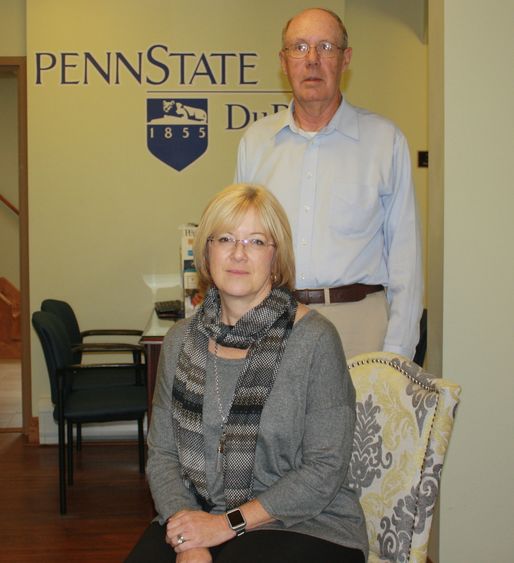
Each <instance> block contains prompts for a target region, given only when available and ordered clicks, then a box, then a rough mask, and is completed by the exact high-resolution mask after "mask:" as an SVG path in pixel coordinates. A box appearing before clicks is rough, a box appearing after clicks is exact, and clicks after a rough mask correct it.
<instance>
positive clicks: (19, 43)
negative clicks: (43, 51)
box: [0, 0, 26, 57]
mask: <svg viewBox="0 0 514 563" xmlns="http://www.w3.org/2000/svg"><path fill="white" fill-rule="evenodd" d="M0 11H1V14H2V17H0V56H2V57H4V56H5V57H23V56H24V55H25V53H26V50H25V49H26V46H25V0H2V2H1V3H0Z"/></svg>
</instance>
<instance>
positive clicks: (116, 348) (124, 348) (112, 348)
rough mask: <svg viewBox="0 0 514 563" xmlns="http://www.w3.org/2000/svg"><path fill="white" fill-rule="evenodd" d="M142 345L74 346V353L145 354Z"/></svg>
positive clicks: (100, 344) (108, 343)
mask: <svg viewBox="0 0 514 563" xmlns="http://www.w3.org/2000/svg"><path fill="white" fill-rule="evenodd" d="M144 350H145V348H144V346H142V345H141V344H128V343H126V342H90V343H84V344H77V345H76V346H73V351H74V352H144Z"/></svg>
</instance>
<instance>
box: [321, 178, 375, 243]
mask: <svg viewBox="0 0 514 563" xmlns="http://www.w3.org/2000/svg"><path fill="white" fill-rule="evenodd" d="M328 205H329V210H330V211H329V225H330V229H331V230H333V231H335V232H336V233H337V234H339V235H344V236H349V237H359V236H362V235H366V234H369V233H373V232H376V230H377V229H378V228H379V227H380V225H381V224H382V222H383V210H382V206H381V204H380V198H379V195H378V190H377V189H376V188H375V187H371V186H366V185H364V184H351V183H343V182H337V181H336V182H334V187H333V189H332V192H331V194H330V201H329V202H328Z"/></svg>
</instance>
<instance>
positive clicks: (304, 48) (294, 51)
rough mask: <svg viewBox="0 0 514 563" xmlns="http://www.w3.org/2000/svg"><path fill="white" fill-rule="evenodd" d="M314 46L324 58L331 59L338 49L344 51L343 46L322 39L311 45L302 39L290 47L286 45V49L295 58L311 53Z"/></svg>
mask: <svg viewBox="0 0 514 563" xmlns="http://www.w3.org/2000/svg"><path fill="white" fill-rule="evenodd" d="M312 47H314V48H315V49H316V52H317V53H318V55H319V57H320V58H322V59H330V58H332V57H335V56H336V55H337V52H338V51H344V49H343V48H342V47H339V45H334V44H333V43H331V42H330V41H320V42H319V43H316V45H309V44H308V43H306V42H305V41H301V42H299V43H295V44H294V45H291V46H289V47H284V51H285V52H286V53H287V55H288V56H289V57H291V58H293V59H303V58H304V57H306V56H307V55H308V54H309V53H310V51H311V48H312Z"/></svg>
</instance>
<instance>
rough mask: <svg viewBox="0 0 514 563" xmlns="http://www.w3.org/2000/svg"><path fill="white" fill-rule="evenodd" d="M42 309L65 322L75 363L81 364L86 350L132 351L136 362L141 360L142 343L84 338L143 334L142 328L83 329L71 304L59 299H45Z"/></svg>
mask: <svg viewBox="0 0 514 563" xmlns="http://www.w3.org/2000/svg"><path fill="white" fill-rule="evenodd" d="M41 310H42V311H46V312H48V313H53V314H54V315H56V316H57V317H59V318H60V319H61V321H62V322H63V324H64V326H65V327H66V330H67V332H68V335H69V337H70V340H71V343H72V345H73V348H74V351H73V363H74V364H80V363H81V362H82V355H83V353H85V352H96V353H97V352H109V353H118V352H130V353H132V355H133V358H134V363H140V362H141V358H142V355H143V352H144V347H143V346H141V345H140V344H134V343H128V342H90V341H85V340H84V339H85V338H89V337H91V336H141V335H142V334H143V331H142V330H133V329H123V328H119V329H118V328H116V329H91V330H83V331H81V330H80V327H79V323H78V320H77V316H76V315H75V311H74V310H73V308H72V307H71V305H70V304H69V303H67V302H66V301H61V300H59V299H45V300H44V301H43V302H42V303H41Z"/></svg>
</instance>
